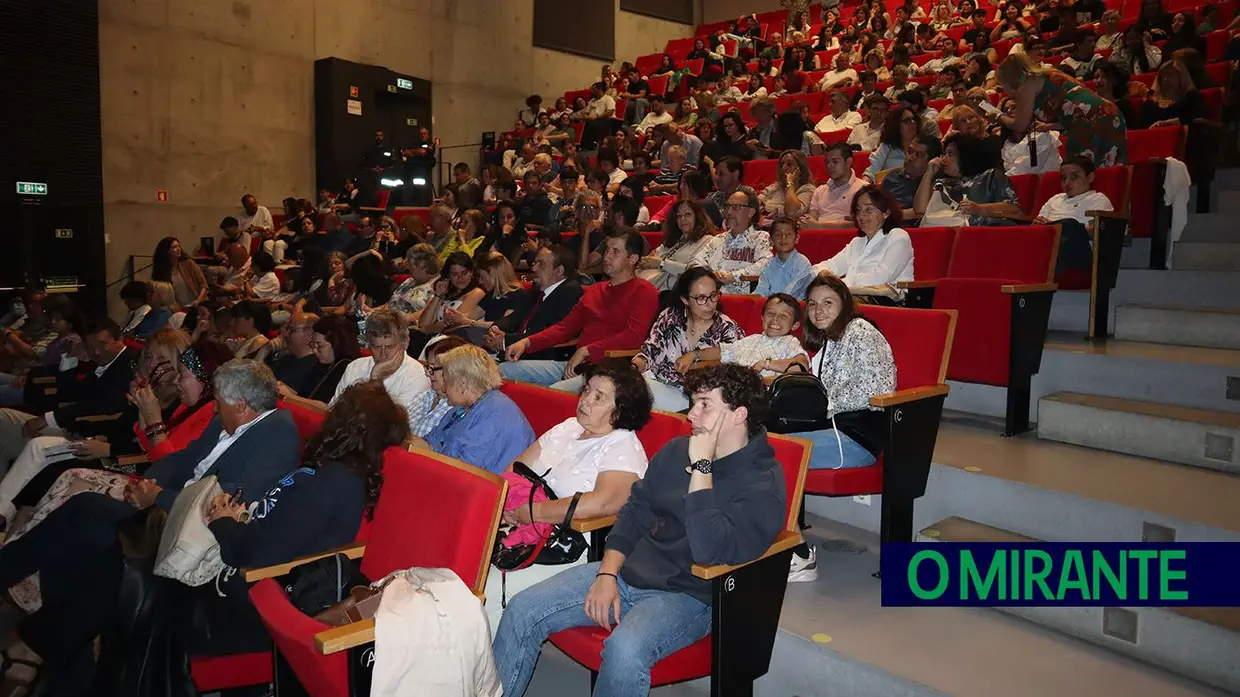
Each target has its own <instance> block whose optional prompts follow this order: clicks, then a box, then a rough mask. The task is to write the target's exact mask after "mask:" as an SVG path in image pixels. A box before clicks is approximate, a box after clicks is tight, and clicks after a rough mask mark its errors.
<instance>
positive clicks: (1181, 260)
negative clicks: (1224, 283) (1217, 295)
mask: <svg viewBox="0 0 1240 697" xmlns="http://www.w3.org/2000/svg"><path fill="white" fill-rule="evenodd" d="M1172 265H1173V266H1174V267H1175V268H1176V269H1182V270H1192V271H1240V242H1191V241H1183V240H1181V241H1180V242H1177V243H1176V245H1175V253H1174V255H1173V256H1172Z"/></svg>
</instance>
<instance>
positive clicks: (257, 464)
mask: <svg viewBox="0 0 1240 697" xmlns="http://www.w3.org/2000/svg"><path fill="white" fill-rule="evenodd" d="M192 352H193V349H192V348H191V349H189V350H188V351H187V352H186V353H187V354H192ZM187 357H188V356H187ZM189 360H190V361H192V360H193V359H192V358H189ZM214 382H215V410H216V416H215V418H214V419H212V421H211V423H210V424H209V425H208V426H207V430H206V431H204V432H203V434H202V436H200V437H199V438H198V440H196V441H194V442H192V443H190V444H189V446H188V447H186V448H185V450H181V451H179V452H176V453H173V454H172V455H169V456H168V457H166V458H164V459H162V460H160V461H159V462H157V463H155V464H154V465H152V466H151V468H150V470H148V471H147V478H145V479H138V480H135V481H133V482H131V483H130V484H129V485H128V486H127V487H126V489H125V499H126V500H127V501H129V502H130V503H132V504H134V505H135V506H137V507H138V508H146V507H147V506H151V505H155V506H158V507H159V508H163V509H164V510H171V509H172V503H173V502H174V501H176V497H177V494H178V493H180V491H181V489H183V488H185V487H187V486H189V485H190V484H193V483H195V482H197V481H198V480H200V479H202V478H203V477H205V476H207V475H209V474H214V475H216V477H217V478H218V479H219V481H220V486H221V487H223V488H224V490H225V491H228V492H232V491H235V490H237V489H241V491H242V497H243V499H244V497H245V496H246V495H250V496H261V495H262V493H263V492H265V491H267V490H268V489H270V488H271V484H273V483H274V482H275V481H276V480H277V479H279V478H280V477H282V476H284V475H285V474H288V473H289V472H290V471H292V470H293V469H294V468H295V467H297V463H298V461H299V458H300V455H301V436H300V434H299V433H298V432H297V425H296V424H295V423H293V417H292V415H291V414H289V412H287V411H277V410H276V402H277V401H279V397H280V393H279V391H278V390H277V389H276V376H275V375H274V374H272V372H271V369H270V368H268V367H267V366H265V365H263V364H262V363H259V362H258V361H253V360H247V359H235V360H231V361H229V362H228V363H225V364H224V365H223V366H221V367H220V368H219V369H218V370H216V371H215V380H214Z"/></svg>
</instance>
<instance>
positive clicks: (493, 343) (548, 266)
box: [487, 245, 582, 360]
mask: <svg viewBox="0 0 1240 697" xmlns="http://www.w3.org/2000/svg"><path fill="white" fill-rule="evenodd" d="M533 269H534V277H535V279H536V281H537V285H535V286H534V288H532V289H531V290H530V292H529V293H527V294H526V299H525V300H526V301H525V303H524V304H523V305H520V306H518V307H517V308H516V309H514V310H513V312H512V313H511V314H509V315H508V316H506V317H504V318H502V319H500V320H499V321H497V322H495V326H494V327H492V328H491V331H490V332H488V334H487V346H489V347H490V348H492V349H494V350H496V351H499V352H501V353H502V352H503V350H504V349H505V348H507V347H508V346H512V345H513V344H515V343H516V342H518V341H520V340H522V339H524V338H525V337H527V336H530V335H533V334H537V333H538V332H541V331H542V330H544V329H546V328H547V327H550V326H552V325H554V324H557V323H558V322H559V321H560V320H562V319H564V318H565V317H567V316H568V313H569V312H570V311H571V310H572V309H573V306H574V305H576V304H577V301H578V300H580V299H581V293H582V290H581V284H580V283H578V282H577V258H576V257H575V256H574V255H573V252H572V251H571V250H570V249H568V248H567V247H564V246H562V245H555V246H554V247H544V248H542V249H540V250H538V256H537V257H535V258H534V267H533ZM574 350H576V348H575V347H572V346H567V347H564V348H552V349H548V350H546V351H543V352H541V353H539V354H537V355H533V354H531V355H530V357H531V358H543V359H546V360H567V359H568V356H570V355H572V353H573V351H574Z"/></svg>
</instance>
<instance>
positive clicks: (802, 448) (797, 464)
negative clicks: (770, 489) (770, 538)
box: [767, 434, 810, 530]
mask: <svg viewBox="0 0 1240 697" xmlns="http://www.w3.org/2000/svg"><path fill="white" fill-rule="evenodd" d="M767 437H768V439H769V440H770V443H771V448H772V449H774V450H775V459H776V460H779V464H781V465H783V469H784V487H785V491H786V492H787V495H788V522H787V524H786V525H785V526H784V527H785V528H786V529H788V530H796V529H797V513H798V512H799V511H800V507H801V492H803V491H804V490H805V469H804V464H805V463H807V462H809V451H810V444H809V441H805V440H802V439H800V438H795V437H791V436H783V435H776V434H770V435H769V436H767Z"/></svg>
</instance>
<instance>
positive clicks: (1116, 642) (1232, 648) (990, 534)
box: [918, 516, 1240, 692]
mask: <svg viewBox="0 0 1240 697" xmlns="http://www.w3.org/2000/svg"><path fill="white" fill-rule="evenodd" d="M918 541H920V542H998V543H1013V542H1016V543H1020V542H1036V541H1038V540H1036V539H1035V538H1032V537H1029V536H1027V535H1021V534H1018V533H1014V532H1011V531H1008V530H1004V529H1002V528H998V527H994V526H991V525H985V524H982V523H979V522H975V521H973V520H969V519H966V518H960V517H956V516H951V517H948V518H944V519H942V520H939V521H937V522H935V523H933V524H932V525H930V526H928V527H926V528H925V529H923V530H922V531H921V532H920V533H919V534H918ZM997 609H998V610H1000V611H1001V612H1004V613H1006V614H1011V615H1015V616H1017V617H1021V618H1023V619H1026V620H1029V621H1031V622H1035V623H1037V624H1040V625H1043V626H1046V627H1049V628H1051V629H1054V630H1056V631H1059V632H1062V633H1064V634H1067V635H1068V636H1072V637H1076V638H1078V639H1083V640H1085V641H1089V642H1091V643H1094V644H1097V645H1099V646H1103V647H1106V648H1108V649H1110V650H1112V651H1116V652H1119V653H1122V654H1125V655H1128V656H1132V657H1133V658H1136V659H1138V660H1142V661H1146V662H1148V663H1151V664H1153V665H1156V666H1159V667H1161V668H1165V669H1167V670H1170V671H1173V672H1176V673H1179V674H1181V675H1186V676H1188V677H1191V678H1193V679H1196V680H1200V681H1202V682H1204V683H1207V684H1209V685H1213V686H1216V687H1219V688H1222V689H1224V690H1227V691H1230V692H1236V691H1240V661H1236V660H1235V657H1236V656H1240V613H1237V612H1236V611H1235V610H1234V609H1232V608H1186V609H1184V610H1180V609H1174V610H1173V609H1165V608H1150V607H1134V608H1060V607H1040V608H1035V607H1024V608H1015V607H1012V608H997ZM1108 692H1109V691H1108Z"/></svg>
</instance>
